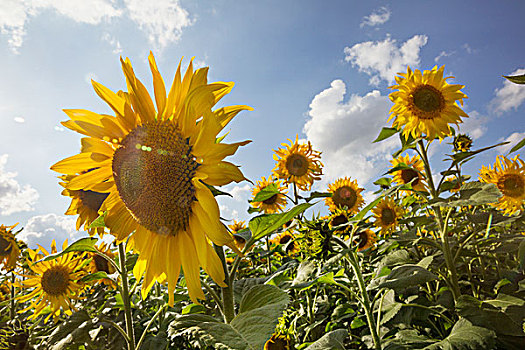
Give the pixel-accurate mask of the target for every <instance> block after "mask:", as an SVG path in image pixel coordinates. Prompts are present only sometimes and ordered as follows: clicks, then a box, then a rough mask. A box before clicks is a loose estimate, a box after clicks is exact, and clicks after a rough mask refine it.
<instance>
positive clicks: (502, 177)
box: [479, 155, 525, 214]
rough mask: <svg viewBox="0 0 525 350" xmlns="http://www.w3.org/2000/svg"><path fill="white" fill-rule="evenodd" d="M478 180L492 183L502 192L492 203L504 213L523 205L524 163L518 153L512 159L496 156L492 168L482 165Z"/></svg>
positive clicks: (520, 208)
mask: <svg viewBox="0 0 525 350" xmlns="http://www.w3.org/2000/svg"><path fill="white" fill-rule="evenodd" d="M479 180H480V181H482V182H487V183H493V184H495V185H496V186H497V187H498V189H499V190H500V191H501V193H502V194H503V196H502V197H500V198H499V200H498V203H495V204H493V205H494V206H495V207H496V208H498V209H501V210H503V212H504V213H505V214H514V213H515V212H517V211H519V210H523V209H524V207H525V163H524V162H523V160H521V159H520V157H519V155H517V156H515V157H514V158H512V159H508V158H506V157H504V156H498V157H497V158H496V163H494V169H492V167H491V166H490V165H489V166H488V167H485V166H482V167H481V170H480V172H479Z"/></svg>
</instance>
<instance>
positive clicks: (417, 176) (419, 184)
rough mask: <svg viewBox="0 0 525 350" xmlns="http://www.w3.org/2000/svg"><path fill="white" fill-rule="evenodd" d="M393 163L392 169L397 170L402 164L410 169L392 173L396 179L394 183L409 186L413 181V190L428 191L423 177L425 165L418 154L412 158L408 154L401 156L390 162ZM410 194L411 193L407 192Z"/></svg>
mask: <svg viewBox="0 0 525 350" xmlns="http://www.w3.org/2000/svg"><path fill="white" fill-rule="evenodd" d="M390 162H391V163H392V168H395V167H397V166H399V165H400V164H405V165H406V166H408V167H409V168H407V169H400V170H396V171H394V172H393V173H392V176H393V177H394V180H393V181H394V182H395V183H397V184H398V185H401V184H408V183H410V182H411V181H412V180H413V182H412V188H413V189H414V190H415V191H426V186H425V183H424V178H425V177H424V176H423V170H424V165H423V161H422V160H421V158H419V156H418V155H417V154H416V155H414V156H413V157H412V158H410V156H409V155H408V154H405V156H404V157H403V156H399V157H397V158H394V159H392V160H391V161H390ZM405 192H410V191H405Z"/></svg>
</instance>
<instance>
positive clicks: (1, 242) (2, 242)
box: [0, 236, 13, 256]
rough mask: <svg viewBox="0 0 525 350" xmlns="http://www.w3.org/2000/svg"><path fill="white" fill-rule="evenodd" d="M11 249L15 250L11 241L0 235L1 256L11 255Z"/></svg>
mask: <svg viewBox="0 0 525 350" xmlns="http://www.w3.org/2000/svg"><path fill="white" fill-rule="evenodd" d="M11 250H13V247H12V246H11V243H10V242H9V241H8V240H7V239H5V238H4V237H2V236H0V256H5V255H9V254H10V253H11Z"/></svg>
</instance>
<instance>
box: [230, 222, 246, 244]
mask: <svg viewBox="0 0 525 350" xmlns="http://www.w3.org/2000/svg"><path fill="white" fill-rule="evenodd" d="M228 228H229V229H230V231H231V233H232V236H233V240H234V241H235V245H236V246H237V248H239V249H243V248H244V245H245V244H246V239H244V237H242V236H241V235H238V234H237V232H239V231H241V230H244V229H245V228H246V224H245V223H244V221H237V220H233V224H231V225H228Z"/></svg>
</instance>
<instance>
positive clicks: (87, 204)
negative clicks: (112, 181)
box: [60, 175, 109, 237]
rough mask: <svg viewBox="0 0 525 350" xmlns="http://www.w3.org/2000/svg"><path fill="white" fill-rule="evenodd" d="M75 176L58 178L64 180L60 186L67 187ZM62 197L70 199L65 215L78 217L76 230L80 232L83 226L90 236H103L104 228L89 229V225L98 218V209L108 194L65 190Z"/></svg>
mask: <svg viewBox="0 0 525 350" xmlns="http://www.w3.org/2000/svg"><path fill="white" fill-rule="evenodd" d="M76 176H78V175H62V176H60V178H61V179H62V180H64V182H60V185H62V186H63V187H67V184H68V183H69V182H70V181H71V180H72V179H74V178H75V177H76ZM62 195H63V196H68V197H71V204H70V205H69V208H68V209H67V211H66V215H78V218H77V226H76V227H77V230H80V228H81V227H82V226H84V230H85V231H87V232H88V233H89V235H90V236H93V235H94V234H95V232H96V233H98V234H99V236H101V237H102V236H103V235H104V227H96V228H90V227H89V225H91V223H92V222H93V221H95V219H96V218H98V216H99V213H98V212H99V210H100V207H101V206H102V203H103V202H104V200H106V198H107V197H108V195H109V193H102V192H95V191H90V190H87V191H84V190H68V189H67V188H65V189H64V190H63V191H62Z"/></svg>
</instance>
